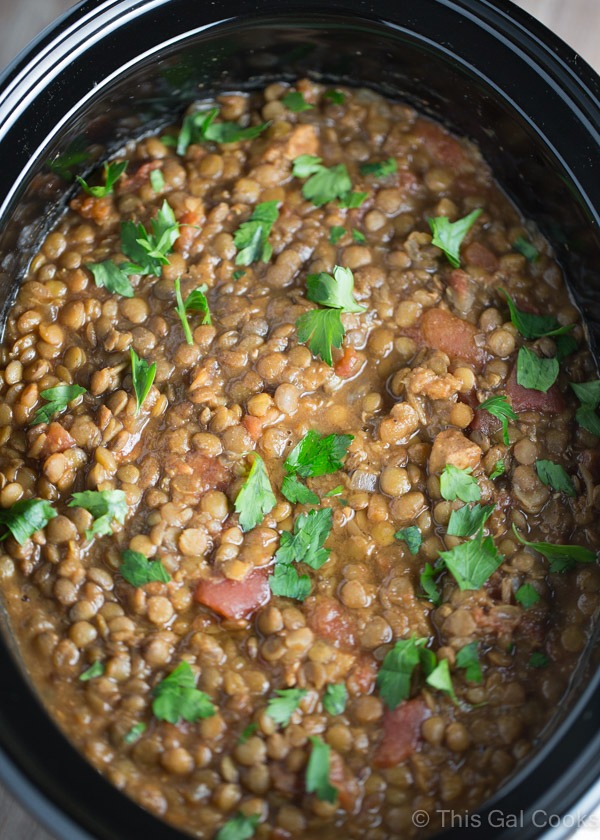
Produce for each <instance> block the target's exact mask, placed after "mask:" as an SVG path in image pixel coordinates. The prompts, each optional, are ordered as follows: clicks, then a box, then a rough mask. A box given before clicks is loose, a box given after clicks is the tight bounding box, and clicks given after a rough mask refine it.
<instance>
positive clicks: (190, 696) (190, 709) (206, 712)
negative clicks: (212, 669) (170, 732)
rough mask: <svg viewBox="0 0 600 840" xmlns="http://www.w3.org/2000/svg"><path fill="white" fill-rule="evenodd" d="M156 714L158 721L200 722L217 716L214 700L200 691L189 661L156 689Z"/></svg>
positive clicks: (154, 695) (180, 664) (154, 701)
mask: <svg viewBox="0 0 600 840" xmlns="http://www.w3.org/2000/svg"><path fill="white" fill-rule="evenodd" d="M152 696H153V697H154V700H153V701H152V712H153V714H154V717H156V718H158V720H166V721H168V722H169V723H179V721H180V720H182V719H183V720H187V721H188V722H189V723H196V722H197V721H199V720H203V719H204V718H208V717H212V716H213V715H214V714H216V709H215V706H214V705H213V702H212V700H211V699H210V697H209V696H208V695H207V694H205V693H204V692H203V691H199V690H198V689H197V688H196V680H195V677H194V672H193V671H192V668H191V666H190V664H189V662H185V661H184V662H180V663H179V665H178V666H177V667H176V668H175V670H173V671H171V673H170V674H169V675H168V676H167V677H165V678H164V680H162V681H161V682H159V683H158V685H156V686H154V688H153V689H152Z"/></svg>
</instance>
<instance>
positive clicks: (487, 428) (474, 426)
mask: <svg viewBox="0 0 600 840" xmlns="http://www.w3.org/2000/svg"><path fill="white" fill-rule="evenodd" d="M499 428H500V420H498V418H497V417H494V415H493V414H490V412H489V411H486V410H485V409H483V411H476V412H475V416H474V417H473V420H472V422H471V425H470V426H469V429H471V431H473V432H481V433H482V434H484V435H489V434H490V433H491V432H495V431H496V430H497V429H499Z"/></svg>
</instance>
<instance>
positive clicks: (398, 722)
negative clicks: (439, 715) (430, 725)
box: [374, 697, 431, 767]
mask: <svg viewBox="0 0 600 840" xmlns="http://www.w3.org/2000/svg"><path fill="white" fill-rule="evenodd" d="M430 715H431V712H430V711H429V707H428V706H427V704H426V703H425V701H424V700H421V699H420V698H419V697H416V698H415V699H414V700H405V701H404V703H401V704H400V705H399V706H398V708H397V709H394V711H393V712H392V711H390V710H389V709H388V710H387V711H386V712H385V714H384V716H383V738H382V740H381V743H380V744H379V747H378V748H377V752H376V753H375V759H374V764H375V766H376V767H395V766H396V765H397V764H400V762H401V761H406V759H407V758H409V757H410V756H411V755H412V754H413V753H414V752H415V750H416V749H417V747H418V746H419V743H420V741H421V725H422V723H423V721H424V720H427V718H428V717H429V716H430Z"/></svg>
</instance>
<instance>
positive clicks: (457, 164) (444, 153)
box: [414, 118, 473, 171]
mask: <svg viewBox="0 0 600 840" xmlns="http://www.w3.org/2000/svg"><path fill="white" fill-rule="evenodd" d="M414 133H415V134H416V135H418V136H420V137H422V138H423V140H424V144H423V145H424V146H425V147H426V149H427V151H428V152H429V154H430V155H431V156H432V157H433V158H434V159H435V160H436V161H437V162H438V163H441V164H442V166H448V167H450V168H451V169H454V170H458V171H460V170H462V169H464V170H470V169H472V168H473V164H472V163H471V161H470V159H469V156H468V154H467V152H466V149H464V148H463V146H462V145H461V144H460V142H459V141H458V140H457V139H456V138H455V137H452V135H451V134H449V133H448V132H447V131H445V130H444V129H443V128H442V127H441V126H439V125H436V123H433V122H430V121H429V120H426V119H423V118H419V119H418V120H417V121H416V122H415V126H414Z"/></svg>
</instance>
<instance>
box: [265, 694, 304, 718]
mask: <svg viewBox="0 0 600 840" xmlns="http://www.w3.org/2000/svg"><path fill="white" fill-rule="evenodd" d="M275 694H276V695H277V697H272V698H271V699H270V700H269V702H268V703H267V714H268V715H269V717H270V718H272V720H274V721H275V723H277V724H279V726H282V727H284V728H285V727H286V726H287V725H288V723H289V722H290V720H291V719H292V715H293V714H294V712H295V711H296V709H297V708H298V707H299V706H300V703H301V701H302V698H303V697H305V696H306V694H307V691H306V689H305V688H280V689H277V690H276V691H275Z"/></svg>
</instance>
